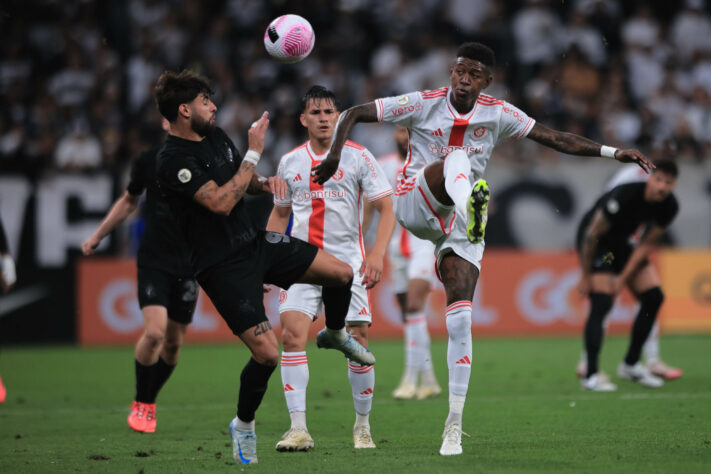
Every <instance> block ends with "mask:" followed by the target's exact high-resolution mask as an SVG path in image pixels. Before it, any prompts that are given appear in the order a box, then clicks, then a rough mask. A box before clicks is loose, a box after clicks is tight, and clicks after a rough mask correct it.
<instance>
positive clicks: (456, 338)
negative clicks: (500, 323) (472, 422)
mask: <svg viewBox="0 0 711 474" xmlns="http://www.w3.org/2000/svg"><path fill="white" fill-rule="evenodd" d="M446 318H447V333H448V334H449V341H448V344H447V367H448V368H449V417H448V418H447V419H448V421H449V420H450V418H452V417H454V418H455V419H459V420H460V421H459V422H460V423H461V417H462V410H463V409H464V400H465V399H466V396H467V389H468V388H469V376H470V375H471V371H472V302H471V301H455V302H454V303H452V304H450V305H449V306H447V311H446Z"/></svg>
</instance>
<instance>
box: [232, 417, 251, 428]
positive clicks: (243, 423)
mask: <svg viewBox="0 0 711 474" xmlns="http://www.w3.org/2000/svg"><path fill="white" fill-rule="evenodd" d="M235 420H237V423H235V428H236V429H237V430H239V431H250V430H251V431H254V420H252V421H250V422H247V421H242V420H240V419H239V417H238V416H236V417H235Z"/></svg>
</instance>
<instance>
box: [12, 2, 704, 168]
mask: <svg viewBox="0 0 711 474" xmlns="http://www.w3.org/2000/svg"><path fill="white" fill-rule="evenodd" d="M29 3H30V4H32V7H31V8H30V7H27V4H28V2H27V1H24V2H21V1H15V0H11V1H9V2H3V6H2V7H0V9H1V10H2V15H1V16H0V26H1V28H0V35H1V36H2V45H1V47H2V56H1V59H0V88H1V92H2V94H1V96H0V101H1V103H2V107H0V172H2V173H9V172H15V173H21V174H24V175H25V176H27V177H29V178H30V179H36V178H40V177H42V176H46V175H47V173H52V172H56V171H67V170H70V171H79V172H92V171H95V170H102V171H107V170H109V171H112V172H116V173H124V172H125V170H126V169H127V167H128V164H129V162H130V159H131V158H132V157H134V156H135V155H136V154H137V153H138V152H140V151H142V150H143V149H145V148H147V147H148V146H151V145H153V144H156V143H157V142H158V141H159V140H160V139H161V131H160V126H159V120H158V114H157V111H156V109H155V105H154V103H153V100H152V86H153V84H154V81H155V79H156V78H157V77H158V75H159V74H160V72H161V71H163V70H164V69H166V68H171V69H181V68H183V67H189V68H192V69H195V70H198V71H200V72H202V73H203V74H205V75H207V76H208V77H209V78H210V79H212V80H213V81H214V86H215V92H216V94H215V102H216V103H217V105H218V107H219V111H218V124H219V125H220V126H221V127H223V128H224V129H225V130H226V131H227V132H228V134H229V135H230V136H232V138H233V139H234V141H235V143H236V144H237V145H238V148H240V149H242V150H244V148H245V139H246V133H245V131H246V129H247V127H248V126H249V124H250V123H251V122H252V121H253V120H254V119H255V118H256V117H258V116H259V114H260V113H261V111H262V110H269V111H270V112H271V116H272V126H271V131H270V137H269V138H268V147H269V148H268V149H267V151H266V153H265V156H266V157H269V158H270V159H263V160H262V161H261V162H260V169H259V171H260V172H261V173H262V174H267V175H268V174H272V173H273V172H274V170H275V168H276V164H277V163H278V160H279V157H280V156H281V155H282V154H283V153H285V152H287V151H289V150H290V149H292V148H293V147H294V146H296V145H298V144H299V143H300V142H301V141H302V140H303V139H304V134H303V131H302V128H301V126H300V125H299V123H298V121H297V120H296V117H297V116H298V113H299V110H298V107H299V98H300V96H301V95H302V94H303V92H304V91H305V90H306V89H307V87H308V86H310V85H311V84H313V83H319V84H322V85H324V86H326V87H328V88H331V89H332V90H334V91H335V92H336V94H337V96H338V97H339V98H340V99H341V102H342V106H343V107H347V106H350V105H353V104H356V103H361V102H365V101H368V100H372V99H373V98H376V97H379V96H385V95H393V94H398V93H402V92H407V91H411V90H417V89H428V88H436V87H441V86H443V85H446V84H448V66H449V64H450V61H451V60H452V56H453V53H454V51H455V48H456V46H457V44H459V43H460V42H463V41H468V40H477V41H481V42H484V43H486V44H488V45H490V46H491V47H493V48H494V50H495V51H496V53H497V60H498V66H497V68H496V71H495V82H494V84H493V85H492V86H491V87H490V88H489V90H487V92H488V93H490V94H491V95H494V96H497V97H500V98H505V99H507V100H509V101H511V102H513V103H514V104H516V105H517V106H519V107H521V108H522V109H523V110H525V111H526V112H527V113H529V114H530V115H532V116H533V117H535V118H536V119H538V120H540V121H541V122H543V123H545V124H548V125H551V126H553V127H557V128H560V129H564V130H567V131H572V132H577V133H580V134H583V135H586V136H589V137H591V138H594V139H596V140H598V141H601V142H603V143H606V144H608V145H626V146H629V145H635V146H637V147H639V148H640V149H641V150H642V151H644V152H645V153H648V154H649V155H650V156H651V157H652V158H655V157H657V156H661V155H665V156H674V157H676V158H678V159H679V160H687V161H701V160H704V159H705V157H706V155H707V154H708V152H709V151H711V17H710V15H709V7H708V5H707V3H706V1H705V0H684V1H680V2H649V1H644V0H640V1H637V2H634V1H625V2H620V1H617V0H566V1H559V0H558V1H552V0H551V1H548V0H504V1H498V0H387V1H383V0H295V1H278V0H271V1H266V0H264V1H263V0H169V1H159V0H104V1H92V0H83V1H82V0H63V1H59V0H56V1H50V0H45V1H42V0H30V1H29ZM283 13H298V14H301V15H302V16H304V17H306V18H307V19H308V20H309V21H310V22H311V24H312V25H313V27H314V30H315V32H316V47H315V49H314V51H313V53H312V54H311V56H310V57H309V58H308V59H307V60H305V61H303V62H302V63H299V64H297V65H281V64H279V63H277V62H276V61H274V60H272V59H270V58H269V57H268V56H267V54H266V52H265V51H264V47H263V44H262V38H263V34H264V30H265V28H266V26H267V24H268V23H269V21H270V20H271V19H272V18H274V17H276V16H278V15H280V14H283ZM361 128H362V130H359V133H361V134H362V135H363V139H362V142H363V143H364V144H365V145H367V146H368V147H370V148H371V150H372V151H373V152H374V153H375V154H376V156H377V155H378V154H381V153H385V152H387V151H389V150H391V149H392V140H391V137H390V131H389V130H379V129H385V127H375V128H368V127H361ZM357 130H358V129H357ZM355 138H356V140H358V137H357V136H356V137H355ZM526 142H529V141H528V140H524V141H521V142H516V143H515V144H511V145H507V146H505V147H502V148H500V149H499V151H498V156H499V158H497V159H503V160H510V161H511V162H521V161H523V162H526V161H527V160H531V159H532V156H535V157H536V159H540V158H541V156H542V155H545V156H543V158H546V157H548V158H549V159H556V155H555V152H552V151H549V150H547V149H544V148H543V147H536V146H535V145H532V144H528V143H526ZM534 153H535V155H534Z"/></svg>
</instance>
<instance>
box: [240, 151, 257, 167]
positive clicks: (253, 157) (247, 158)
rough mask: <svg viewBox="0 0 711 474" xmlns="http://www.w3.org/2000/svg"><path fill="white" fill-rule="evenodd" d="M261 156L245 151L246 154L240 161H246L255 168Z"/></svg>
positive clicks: (254, 152)
mask: <svg viewBox="0 0 711 474" xmlns="http://www.w3.org/2000/svg"><path fill="white" fill-rule="evenodd" d="M261 156H262V154H261V153H257V152H256V151H254V150H247V153H245V155H244V159H243V160H242V161H246V162H248V163H252V164H253V165H254V166H257V163H259V158H261Z"/></svg>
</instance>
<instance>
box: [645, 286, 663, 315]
mask: <svg viewBox="0 0 711 474" xmlns="http://www.w3.org/2000/svg"><path fill="white" fill-rule="evenodd" d="M639 302H640V304H641V305H642V306H644V307H646V308H648V309H649V310H650V311H654V312H656V311H657V310H659V308H660V307H661V306H662V303H663V302H664V292H663V291H662V289H661V288H660V287H658V286H655V287H654V288H651V289H649V290H647V291H645V292H644V293H642V294H641V295H639Z"/></svg>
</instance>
